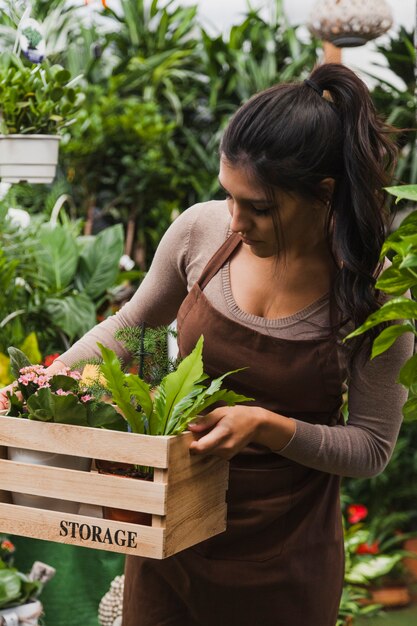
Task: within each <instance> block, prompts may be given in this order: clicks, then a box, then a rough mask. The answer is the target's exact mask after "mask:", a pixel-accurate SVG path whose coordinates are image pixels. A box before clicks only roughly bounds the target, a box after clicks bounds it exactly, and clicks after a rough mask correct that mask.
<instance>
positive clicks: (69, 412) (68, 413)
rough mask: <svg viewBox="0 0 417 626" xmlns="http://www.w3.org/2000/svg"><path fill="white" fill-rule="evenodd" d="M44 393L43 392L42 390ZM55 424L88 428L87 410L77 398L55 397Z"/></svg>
mask: <svg viewBox="0 0 417 626" xmlns="http://www.w3.org/2000/svg"><path fill="white" fill-rule="evenodd" d="M40 391H42V390H40ZM38 393H39V392H38ZM54 422H56V423H57V424H75V425H76V426H88V421H87V408H86V406H85V404H84V403H82V402H80V401H79V400H78V398H77V396H74V395H72V394H70V395H68V396H54Z"/></svg>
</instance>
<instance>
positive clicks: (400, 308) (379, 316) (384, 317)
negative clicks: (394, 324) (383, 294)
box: [345, 296, 417, 340]
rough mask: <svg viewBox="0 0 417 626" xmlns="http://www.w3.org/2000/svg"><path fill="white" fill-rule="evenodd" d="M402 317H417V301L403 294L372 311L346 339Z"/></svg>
mask: <svg viewBox="0 0 417 626" xmlns="http://www.w3.org/2000/svg"><path fill="white" fill-rule="evenodd" d="M400 319H417V302H413V301H412V300H410V299H409V298H405V297H403V296H400V297H398V298H392V300H389V301H388V302H386V303H385V304H384V305H383V306H382V307H381V308H380V309H379V310H378V311H376V312H375V313H372V314H371V315H370V316H369V317H368V319H367V320H366V322H365V323H364V324H362V325H361V326H359V328H356V329H355V330H354V331H353V332H351V333H350V334H349V335H348V336H347V337H346V339H351V338H352V337H356V336H357V335H361V334H362V333H364V332H366V331H367V330H369V329H370V328H373V327H374V326H377V325H378V324H381V322H389V321H391V320H400ZM346 339H345V340H346Z"/></svg>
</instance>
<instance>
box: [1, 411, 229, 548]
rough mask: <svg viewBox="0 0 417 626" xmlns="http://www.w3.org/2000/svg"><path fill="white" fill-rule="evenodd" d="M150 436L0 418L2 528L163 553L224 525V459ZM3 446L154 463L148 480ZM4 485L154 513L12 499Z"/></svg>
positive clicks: (177, 440) (180, 440) (187, 437)
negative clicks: (146, 518) (148, 520)
mask: <svg viewBox="0 0 417 626" xmlns="http://www.w3.org/2000/svg"><path fill="white" fill-rule="evenodd" d="M191 440H192V435H191V433H185V434H183V435H180V436H177V437H150V436H148V435H136V434H133V433H121V432H116V431H108V430H101V429H93V428H86V427H81V426H71V425H64V424H49V423H44V422H36V421H31V420H25V419H19V418H14V417H0V532H2V533H9V534H14V535H22V536H25V537H36V538H38V539H46V540H49V541H57V542H60V543H68V544H73V545H78V546H85V547H88V548H96V549H100V550H110V551H113V552H122V553H125V554H133V555H138V556H146V557H152V558H156V559H163V558H165V557H168V556H170V555H172V554H175V553H176V552H179V551H181V550H184V549H185V548H188V547H190V546H192V545H194V544H197V543H200V542H201V541H203V540H204V539H208V538H209V537H212V536H214V535H217V534H218V533H221V532H223V531H224V530H225V528H226V502H225V496H226V489H227V483H228V463H227V462H226V461H223V460H222V459H219V458H217V457H213V456H209V457H200V456H196V455H194V456H192V455H190V454H189V450H188V448H189V444H190V442H191ZM7 446H10V447H15V448H26V449H31V450H41V451H44V452H50V453H58V454H69V455H72V456H80V457H93V458H95V459H101V460H111V461H118V462H124V463H133V464H136V465H145V466H151V467H154V468H155V470H154V480H153V482H148V481H142V480H135V479H132V478H125V477H120V476H109V475H104V474H98V473H97V472H95V471H92V472H83V471H77V470H69V469H61V468H56V467H50V466H42V465H34V464H29V463H18V462H14V461H10V460H8V459H7ZM10 492H18V493H25V494H31V495H37V496H44V497H50V498H59V499H61V500H70V501H76V502H80V503H85V504H86V505H96V506H97V505H98V506H99V507H102V506H111V507H117V508H120V509H127V510H131V511H142V512H144V513H151V514H152V526H142V525H140V524H131V523H125V522H117V521H110V520H106V519H103V518H100V517H99V516H97V517H94V516H91V515H80V514H77V515H73V514H69V513H62V512H59V511H52V510H47V509H38V508H31V507H27V506H19V505H16V504H12V500H11V495H10Z"/></svg>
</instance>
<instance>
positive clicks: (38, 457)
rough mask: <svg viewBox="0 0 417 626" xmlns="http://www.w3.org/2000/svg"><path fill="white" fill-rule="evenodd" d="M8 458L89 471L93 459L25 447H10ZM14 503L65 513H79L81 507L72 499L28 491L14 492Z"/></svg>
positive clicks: (19, 461) (22, 461) (18, 461)
mask: <svg viewBox="0 0 417 626" xmlns="http://www.w3.org/2000/svg"><path fill="white" fill-rule="evenodd" d="M7 458H8V459H9V460H10V461H15V462H17V463H30V464H32V465H49V466H52V467H63V468H65V469H73V470H80V471H84V472H89V471H90V468H91V459H87V458H84V457H78V456H71V455H68V454H54V453H48V452H42V451H38V450H26V449H25V448H8V449H7ZM12 500H13V504H19V505H21V506H30V507H34V508H38V509H49V510H54V511H62V512H63V513H75V514H77V513H78V511H79V508H80V504H79V503H78V502H72V501H70V500H58V499H56V498H46V497H44V496H37V495H32V494H26V493H18V492H13V493H12Z"/></svg>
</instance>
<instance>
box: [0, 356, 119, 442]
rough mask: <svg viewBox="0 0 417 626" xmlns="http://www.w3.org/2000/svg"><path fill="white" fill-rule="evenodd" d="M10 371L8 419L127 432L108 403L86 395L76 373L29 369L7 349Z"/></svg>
mask: <svg viewBox="0 0 417 626" xmlns="http://www.w3.org/2000/svg"><path fill="white" fill-rule="evenodd" d="M8 352H9V354H10V361H11V369H12V372H13V375H14V376H15V378H16V382H15V383H14V384H13V388H12V390H11V391H8V392H7V397H8V399H9V402H10V407H9V409H8V411H7V415H9V416H11V417H20V418H26V419H30V420H37V421H42V422H56V423H59V424H75V425H77V426H91V427H94V428H110V429H112V430H126V422H125V420H124V419H123V418H122V417H121V415H120V414H119V413H118V412H117V411H116V410H115V409H114V407H113V406H111V405H110V404H108V403H107V402H102V401H100V400H99V399H97V398H96V397H93V396H92V394H91V393H89V391H90V389H89V387H88V386H87V385H86V383H85V382H84V381H83V380H82V376H81V374H80V373H79V372H77V371H75V370H71V369H70V368H63V370H62V371H60V372H57V373H55V374H52V375H51V374H48V371H47V369H46V368H45V367H44V366H43V365H32V364H31V363H30V361H29V359H28V358H27V357H26V355H25V354H24V353H23V352H22V351H21V350H18V349H17V348H13V347H11V348H9V350H8Z"/></svg>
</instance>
